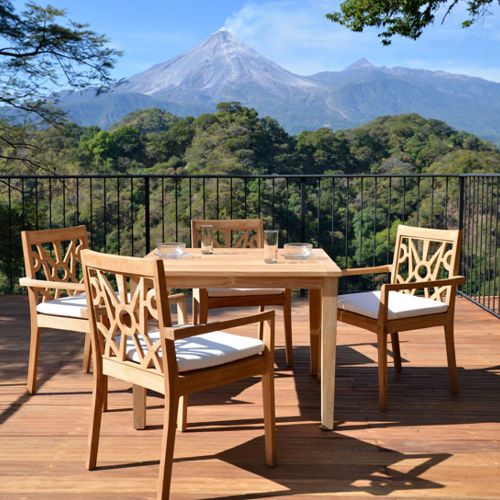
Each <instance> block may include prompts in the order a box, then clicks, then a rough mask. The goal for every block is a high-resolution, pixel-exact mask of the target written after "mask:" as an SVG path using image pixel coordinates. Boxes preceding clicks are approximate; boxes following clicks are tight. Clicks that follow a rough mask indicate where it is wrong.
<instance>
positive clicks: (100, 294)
mask: <svg viewBox="0 0 500 500" xmlns="http://www.w3.org/2000/svg"><path fill="white" fill-rule="evenodd" d="M83 267H84V276H85V287H86V291H87V295H88V297H89V309H90V310H89V319H90V325H91V333H92V336H93V345H94V346H95V345H99V346H100V349H101V353H102V356H103V359H104V360H110V361H112V362H115V363H116V362H118V363H121V364H125V365H129V366H133V367H135V368H137V365H139V366H140V368H142V369H145V370H148V371H153V372H155V373H156V374H162V373H164V362H165V359H170V360H174V361H175V346H174V341H173V340H170V339H167V340H166V339H165V335H158V332H161V331H162V330H164V329H165V328H168V327H170V326H171V317H170V308H169V302H168V291H167V288H166V283H165V274H164V269H163V263H162V261H161V260H153V259H139V258H135V257H122V256H117V255H106V254H101V253H98V252H92V251H90V250H86V251H84V252H83ZM153 332H155V333H153ZM152 333H153V335H151V334H152ZM152 336H153V337H154V338H152ZM163 353H167V355H166V356H163Z"/></svg>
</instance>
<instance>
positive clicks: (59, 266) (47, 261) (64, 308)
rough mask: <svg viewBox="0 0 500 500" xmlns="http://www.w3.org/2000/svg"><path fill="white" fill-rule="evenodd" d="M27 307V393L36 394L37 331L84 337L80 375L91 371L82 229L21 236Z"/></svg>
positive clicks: (85, 241)
mask: <svg viewBox="0 0 500 500" xmlns="http://www.w3.org/2000/svg"><path fill="white" fill-rule="evenodd" d="M21 238H22V244H23V254H24V265H25V268H26V277H25V278H21V279H20V280H19V283H20V285H22V286H25V287H27V289H28V298H29V306H30V321H31V340H30V353H29V364H28V383H27V386H28V392H29V393H30V394H34V393H35V392H36V375H37V367H38V349H39V344H40V329H41V328H55V329H58V330H72V331H75V332H81V333H83V334H85V346H84V355H83V371H84V372H88V371H89V368H90V335H89V326H88V320H87V319H86V317H85V310H86V297H85V294H84V291H85V285H84V284H83V277H82V276H81V274H80V273H81V270H80V252H81V250H83V249H84V248H87V247H88V239H87V230H86V228H85V226H76V227H68V228H64V229H48V230H41V231H23V232H22V233H21Z"/></svg>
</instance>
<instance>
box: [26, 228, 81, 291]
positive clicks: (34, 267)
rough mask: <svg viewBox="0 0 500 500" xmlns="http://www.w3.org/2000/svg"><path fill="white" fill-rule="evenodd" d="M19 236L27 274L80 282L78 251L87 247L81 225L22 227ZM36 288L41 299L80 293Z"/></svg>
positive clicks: (41, 277)
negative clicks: (36, 229) (36, 228)
mask: <svg viewBox="0 0 500 500" xmlns="http://www.w3.org/2000/svg"><path fill="white" fill-rule="evenodd" d="M21 239H22V242H23V254H24V264H25V267H26V276H27V277H28V278H34V279H42V280H49V281H58V282H67V283H82V282H83V275H82V270H81V257H80V253H81V251H82V250H84V249H85V248H88V237H87V229H86V228H85V226H75V227H66V228H62V229H46V230H40V231H23V232H22V233H21ZM38 291H39V293H41V295H42V300H43V301H46V300H52V299H57V298H59V297H61V296H62V295H76V294H77V293H80V292H78V291H76V290H66V289H39V290H38Z"/></svg>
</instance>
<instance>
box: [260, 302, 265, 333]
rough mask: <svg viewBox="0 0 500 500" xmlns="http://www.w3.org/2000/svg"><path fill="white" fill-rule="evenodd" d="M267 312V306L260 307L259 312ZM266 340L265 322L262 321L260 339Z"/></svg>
mask: <svg viewBox="0 0 500 500" xmlns="http://www.w3.org/2000/svg"><path fill="white" fill-rule="evenodd" d="M265 310H266V306H260V307H259V312H261V313H262V312H264V311H265ZM263 338H264V322H263V321H261V322H260V323H259V339H260V340H262V339H263Z"/></svg>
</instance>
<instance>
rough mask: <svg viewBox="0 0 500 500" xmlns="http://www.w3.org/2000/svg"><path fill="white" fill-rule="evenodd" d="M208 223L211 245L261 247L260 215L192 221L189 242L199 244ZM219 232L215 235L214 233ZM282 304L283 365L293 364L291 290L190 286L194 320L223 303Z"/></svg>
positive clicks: (247, 304)
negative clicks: (253, 217) (203, 229)
mask: <svg viewBox="0 0 500 500" xmlns="http://www.w3.org/2000/svg"><path fill="white" fill-rule="evenodd" d="M203 224H211V225H212V226H213V228H214V247H225V248H230V247H235V248H237V247H241V248H263V247H264V225H263V222H262V219H228V220H208V219H193V220H192V221H191V246H192V247H193V248H197V247H199V246H200V231H201V229H200V227H201V226H202V225H203ZM217 235H218V237H217ZM247 306H248V307H251V306H260V311H261V312H262V311H264V309H265V307H266V306H283V315H284V322H285V346H286V365H287V366H288V367H290V366H292V364H293V345H292V291H291V290H285V289H283V288H208V289H195V290H193V318H194V321H195V322H197V321H198V314H199V322H200V323H206V322H207V319H208V311H209V310H210V309H217V308H223V307H247Z"/></svg>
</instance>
